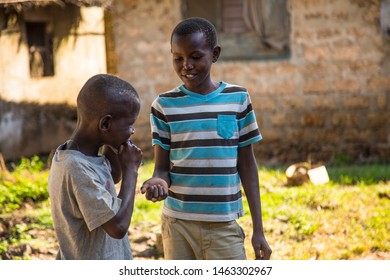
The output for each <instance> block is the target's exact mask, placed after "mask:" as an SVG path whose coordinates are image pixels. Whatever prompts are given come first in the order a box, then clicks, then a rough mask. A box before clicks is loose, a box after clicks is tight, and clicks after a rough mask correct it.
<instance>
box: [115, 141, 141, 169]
mask: <svg viewBox="0 0 390 280" xmlns="http://www.w3.org/2000/svg"><path fill="white" fill-rule="evenodd" d="M118 159H119V163H120V165H121V167H122V171H124V170H126V169H128V168H136V169H137V170H138V167H139V166H140V165H141V161H142V151H141V149H140V148H138V147H137V146H136V145H134V144H133V143H132V142H131V141H129V142H126V143H123V144H122V145H121V146H120V147H119V150H118Z"/></svg>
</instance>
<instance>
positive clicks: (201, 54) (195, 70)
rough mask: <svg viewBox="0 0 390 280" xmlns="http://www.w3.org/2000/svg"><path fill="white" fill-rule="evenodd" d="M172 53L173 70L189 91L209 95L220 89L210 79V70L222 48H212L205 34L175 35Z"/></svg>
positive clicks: (172, 41)
mask: <svg viewBox="0 0 390 280" xmlns="http://www.w3.org/2000/svg"><path fill="white" fill-rule="evenodd" d="M171 53H172V59H173V68H174V69H175V72H176V74H177V75H178V76H179V78H180V79H181V80H182V82H183V83H184V86H185V87H186V88H187V89H188V90H190V91H192V92H196V93H199V94H207V93H210V92H212V91H214V90H215V89H216V87H218V86H216V83H214V82H213V81H212V79H211V77H210V70H211V65H212V64H213V62H216V61H217V59H218V57H219V54H220V47H219V46H216V47H214V48H210V45H209V44H208V43H207V41H206V38H205V35H204V33H202V32H195V33H192V34H188V35H184V36H183V35H177V34H173V36H172V40H171Z"/></svg>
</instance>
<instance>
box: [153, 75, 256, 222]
mask: <svg viewBox="0 0 390 280" xmlns="http://www.w3.org/2000/svg"><path fill="white" fill-rule="evenodd" d="M150 119H151V128H152V134H153V137H152V143H153V145H156V144H157V145H160V146H161V147H162V148H163V149H165V150H169V157H170V162H171V168H170V179H171V187H170V188H169V195H168V197H167V198H166V199H165V202H164V207H163V213H164V214H166V215H168V216H170V217H174V218H178V219H185V220H195V221H212V222H216V221H230V220H234V219H236V218H239V217H241V216H242V215H243V206H242V195H241V185H240V178H239V175H238V171H237V155H238V148H239V147H243V146H246V145H249V144H252V143H254V142H257V141H259V140H261V138H262V136H261V134H260V132H259V129H258V125H257V122H256V118H255V114H254V111H253V109H252V103H251V100H250V97H249V94H248V92H247V90H246V89H245V88H243V87H240V86H237V85H231V84H227V83H224V82H221V83H220V86H219V88H218V89H217V90H215V91H213V92H211V93H209V94H207V95H202V94H198V93H194V92H191V91H189V90H187V89H186V88H185V87H184V86H183V85H181V86H179V87H178V88H175V89H173V90H171V91H168V92H165V93H163V94H161V95H159V96H158V97H157V98H156V100H155V101H154V102H153V104H152V109H151V117H150Z"/></svg>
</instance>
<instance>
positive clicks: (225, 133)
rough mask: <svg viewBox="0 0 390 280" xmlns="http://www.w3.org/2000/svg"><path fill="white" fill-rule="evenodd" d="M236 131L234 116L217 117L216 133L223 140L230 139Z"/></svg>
mask: <svg viewBox="0 0 390 280" xmlns="http://www.w3.org/2000/svg"><path fill="white" fill-rule="evenodd" d="M236 130H237V120H236V116H235V115H218V119H217V132H218V135H219V136H221V137H222V138H224V139H230V138H231V137H232V136H233V135H234V132H235V131H236Z"/></svg>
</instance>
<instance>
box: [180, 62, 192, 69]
mask: <svg viewBox="0 0 390 280" xmlns="http://www.w3.org/2000/svg"><path fill="white" fill-rule="evenodd" d="M183 68H184V69H185V70H189V69H193V68H194V66H193V65H192V62H191V61H185V62H184V65H183Z"/></svg>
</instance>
